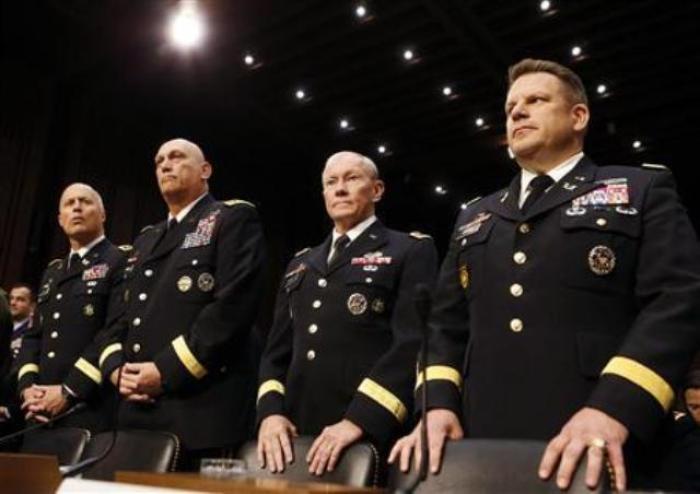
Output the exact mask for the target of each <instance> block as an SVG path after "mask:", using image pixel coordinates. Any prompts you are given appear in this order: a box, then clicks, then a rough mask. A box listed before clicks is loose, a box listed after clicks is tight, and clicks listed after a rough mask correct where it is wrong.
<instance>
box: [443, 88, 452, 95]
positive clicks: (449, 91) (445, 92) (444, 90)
mask: <svg viewBox="0 0 700 494" xmlns="http://www.w3.org/2000/svg"><path fill="white" fill-rule="evenodd" d="M442 94H444V95H445V96H449V95H451V94H452V88H451V87H450V86H443V88H442Z"/></svg>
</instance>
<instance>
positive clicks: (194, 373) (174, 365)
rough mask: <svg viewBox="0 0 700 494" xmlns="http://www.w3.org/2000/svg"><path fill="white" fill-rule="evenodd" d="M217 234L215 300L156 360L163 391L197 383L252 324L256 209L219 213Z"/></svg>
mask: <svg viewBox="0 0 700 494" xmlns="http://www.w3.org/2000/svg"><path fill="white" fill-rule="evenodd" d="M222 213H223V214H222V215H221V216H222V217H223V218H222V221H221V225H220V227H219V230H218V234H217V235H216V252H217V253H216V268H215V270H214V278H215V280H216V282H215V288H214V297H213V301H212V302H211V303H209V304H208V305H206V306H205V307H204V308H203V309H202V310H201V312H200V313H199V315H198V316H197V319H196V320H195V321H194V323H193V324H192V326H191V327H190V328H189V330H188V331H187V332H186V333H183V334H181V335H179V336H177V337H176V338H175V339H174V340H173V341H171V343H170V344H169V345H168V346H166V347H165V348H164V349H163V350H161V351H160V352H159V353H158V354H157V355H156V357H155V359H154V362H155V364H156V366H157V367H158V370H159V371H160V373H161V377H162V381H163V387H164V389H165V390H166V392H171V391H176V390H178V389H181V388H183V387H186V386H191V385H195V384H196V383H197V382H198V381H199V380H200V379H202V378H203V377H204V376H206V375H207V374H208V373H209V371H210V370H211V369H214V368H218V366H220V365H221V363H223V362H225V359H226V357H227V355H228V354H229V353H230V352H231V351H232V349H233V348H234V347H235V345H236V344H237V343H238V342H241V341H246V340H247V339H248V336H249V333H250V331H251V329H252V327H253V324H254V322H255V318H256V316H257V312H258V307H259V303H260V300H261V298H262V290H263V283H264V264H265V243H264V239H263V232H262V227H261V224H260V220H259V218H258V214H257V212H256V210H255V209H254V208H253V207H252V206H249V205H245V204H239V205H235V206H232V207H230V208H224V209H223V210H222Z"/></svg>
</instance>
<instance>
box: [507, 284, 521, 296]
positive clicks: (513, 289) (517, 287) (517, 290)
mask: <svg viewBox="0 0 700 494" xmlns="http://www.w3.org/2000/svg"><path fill="white" fill-rule="evenodd" d="M510 294H511V295H512V296H514V297H519V296H521V295H522V294H523V286H522V285H521V284H519V283H513V284H512V285H510Z"/></svg>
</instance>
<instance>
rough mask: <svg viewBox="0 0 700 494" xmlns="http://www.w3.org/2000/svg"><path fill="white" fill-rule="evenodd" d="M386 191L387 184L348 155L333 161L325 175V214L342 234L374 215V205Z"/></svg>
mask: <svg viewBox="0 0 700 494" xmlns="http://www.w3.org/2000/svg"><path fill="white" fill-rule="evenodd" d="M383 192H384V183H383V182H382V181H381V180H379V179H376V178H374V177H372V176H371V174H370V172H369V170H368V169H367V168H365V167H364V166H363V165H362V164H361V161H360V159H359V158H358V157H356V156H353V155H351V154H349V153H348V155H346V156H342V157H339V158H337V159H335V160H334V161H333V162H330V163H329V164H328V165H327V166H326V169H325V170H324V172H323V198H324V200H325V202H326V211H327V212H328V216H330V218H331V219H332V220H333V222H334V223H335V224H336V228H338V227H339V231H347V230H348V229H350V228H352V227H353V226H355V225H356V224H358V223H360V222H361V221H362V220H364V219H366V218H368V217H369V216H371V215H372V214H374V203H375V202H378V201H379V200H380V199H381V197H382V193H383Z"/></svg>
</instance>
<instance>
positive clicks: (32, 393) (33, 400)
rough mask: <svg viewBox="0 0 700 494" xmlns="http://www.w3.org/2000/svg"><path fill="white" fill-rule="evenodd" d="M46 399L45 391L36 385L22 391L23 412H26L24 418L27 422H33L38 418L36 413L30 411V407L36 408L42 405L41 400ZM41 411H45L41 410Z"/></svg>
mask: <svg viewBox="0 0 700 494" xmlns="http://www.w3.org/2000/svg"><path fill="white" fill-rule="evenodd" d="M43 397H44V391H42V390H41V389H39V388H38V386H37V385H36V384H32V385H31V386H30V387H28V388H25V389H24V390H23V391H22V410H24V411H26V412H27V413H26V414H25V416H24V418H25V419H26V420H31V419H34V418H37V417H36V416H35V415H36V413H35V412H33V411H31V410H29V408H30V407H35V408H36V406H37V405H39V404H40V403H41V399H42V398H43ZM39 411H43V408H40V409H39Z"/></svg>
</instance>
